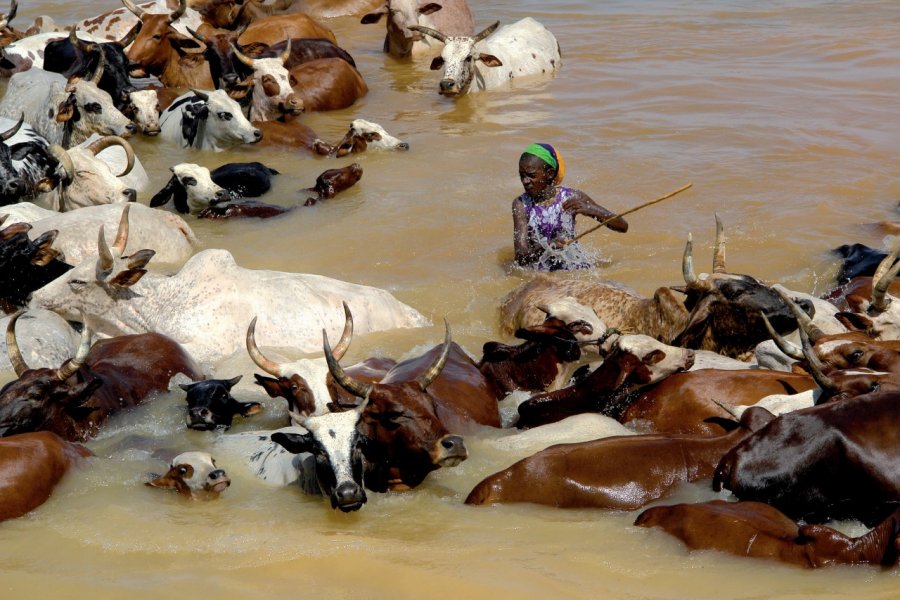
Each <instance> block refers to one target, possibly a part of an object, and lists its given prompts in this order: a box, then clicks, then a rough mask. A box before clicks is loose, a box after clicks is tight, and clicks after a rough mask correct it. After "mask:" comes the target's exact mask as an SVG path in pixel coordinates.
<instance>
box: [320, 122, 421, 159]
mask: <svg viewBox="0 0 900 600" xmlns="http://www.w3.org/2000/svg"><path fill="white" fill-rule="evenodd" d="M368 148H372V149H373V150H409V144H408V143H406V142H404V141H403V140H401V139H399V138H395V137H394V136H392V135H391V134H389V133H388V132H387V131H385V129H384V127H382V126H381V125H379V124H378V123H373V122H372V121H366V120H365V119H354V120H353V121H352V122H351V123H350V129H349V130H348V131H347V133H346V134H345V135H344V139H342V140H341V141H340V142H338V143H337V144H336V145H335V146H334V153H335V156H338V157H341V156H346V155H347V154H352V153H358V152H365V151H366V150H367V149H368Z"/></svg>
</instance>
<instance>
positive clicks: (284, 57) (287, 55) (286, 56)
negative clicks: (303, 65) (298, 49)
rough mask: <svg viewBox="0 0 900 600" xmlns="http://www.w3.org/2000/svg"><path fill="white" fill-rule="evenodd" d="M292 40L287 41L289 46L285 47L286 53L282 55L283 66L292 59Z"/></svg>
mask: <svg viewBox="0 0 900 600" xmlns="http://www.w3.org/2000/svg"><path fill="white" fill-rule="evenodd" d="M291 41H292V40H291V38H288V40H287V46H285V47H284V52H282V53H281V56H280V57H279V58H281V64H286V63H287V61H288V59H289V58H290V57H291Z"/></svg>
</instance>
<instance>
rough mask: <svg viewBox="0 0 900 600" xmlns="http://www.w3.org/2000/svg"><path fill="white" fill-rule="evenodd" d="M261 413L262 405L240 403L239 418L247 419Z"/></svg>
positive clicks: (257, 403)
mask: <svg viewBox="0 0 900 600" xmlns="http://www.w3.org/2000/svg"><path fill="white" fill-rule="evenodd" d="M261 412H262V404H260V403H259V402H241V416H242V417H249V416H251V415H256V414H259V413H261Z"/></svg>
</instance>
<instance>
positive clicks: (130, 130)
mask: <svg viewBox="0 0 900 600" xmlns="http://www.w3.org/2000/svg"><path fill="white" fill-rule="evenodd" d="M135 131H137V125H135V124H134V123H129V124H128V125H126V126H125V132H126V133H127V134H128V135H131V134H132V133H134V132H135Z"/></svg>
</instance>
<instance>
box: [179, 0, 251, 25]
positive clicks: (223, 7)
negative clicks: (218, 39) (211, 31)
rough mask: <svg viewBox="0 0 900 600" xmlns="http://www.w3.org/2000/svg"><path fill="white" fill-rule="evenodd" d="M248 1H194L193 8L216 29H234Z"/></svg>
mask: <svg viewBox="0 0 900 600" xmlns="http://www.w3.org/2000/svg"><path fill="white" fill-rule="evenodd" d="M245 2H246V0H193V1H192V2H191V8H193V9H194V10H196V11H197V12H198V13H200V16H201V17H203V21H204V22H206V23H209V24H210V25H212V26H213V27H215V28H216V29H233V28H234V24H235V21H236V20H237V18H238V16H240V14H241V11H242V10H243V7H244V4H245Z"/></svg>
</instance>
